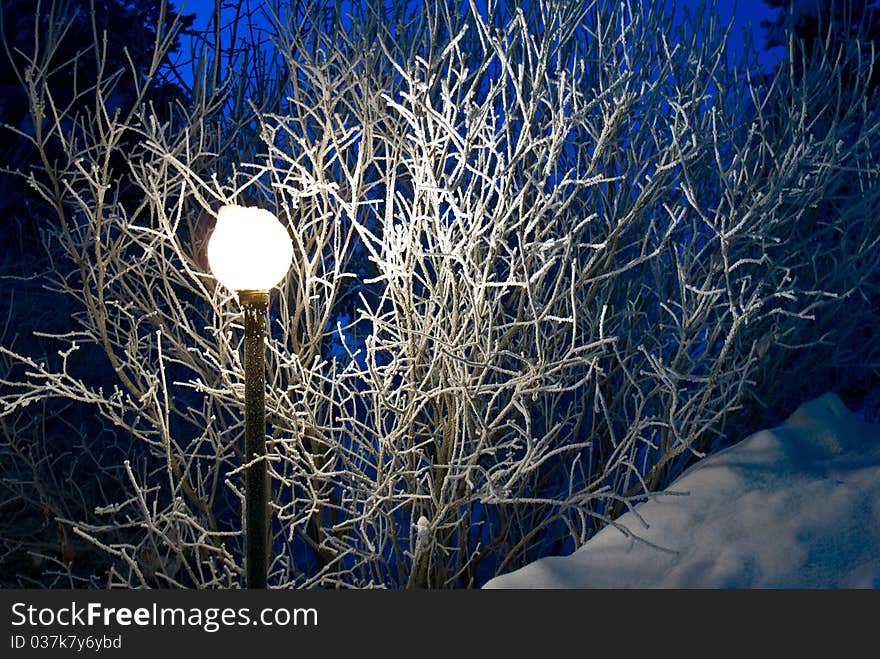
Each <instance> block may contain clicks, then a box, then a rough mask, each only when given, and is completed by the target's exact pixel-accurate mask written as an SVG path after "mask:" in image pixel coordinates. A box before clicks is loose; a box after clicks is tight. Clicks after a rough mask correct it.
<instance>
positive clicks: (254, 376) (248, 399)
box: [208, 206, 293, 588]
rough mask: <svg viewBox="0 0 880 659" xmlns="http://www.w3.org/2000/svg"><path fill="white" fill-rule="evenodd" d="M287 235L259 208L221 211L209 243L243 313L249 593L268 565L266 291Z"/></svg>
mask: <svg viewBox="0 0 880 659" xmlns="http://www.w3.org/2000/svg"><path fill="white" fill-rule="evenodd" d="M292 258H293V245H292V244H291V241H290V236H289V235H288V234H287V229H285V228H284V226H283V225H282V224H281V222H279V221H278V218H276V217H275V216H274V215H272V213H270V212H269V211H267V210H263V209H262V208H247V207H244V206H223V207H222V208H221V209H220V211H219V212H218V213H217V226H216V227H215V228H214V232H213V233H212V234H211V238H210V240H209V241H208V263H209V264H210V266H211V271H212V272H213V273H214V276H215V277H217V279H218V280H219V281H220V283H221V284H223V285H224V286H225V287H226V288H228V289H229V290H231V291H235V292H236V293H237V294H238V301H239V304H241V308H242V310H243V311H244V459H245V462H246V463H250V465H249V466H248V467H247V468H246V469H245V473H244V534H245V571H246V574H247V587H248V588H265V587H266V573H267V569H268V560H269V478H268V474H267V471H266V460H265V456H266V369H265V364H264V357H265V354H264V353H265V346H264V340H265V336H266V310H267V309H268V307H269V289H271V288H272V287H274V286H277V285H278V283H279V282H281V280H282V279H284V277H285V275H287V271H288V270H289V269H290V263H291V260H292Z"/></svg>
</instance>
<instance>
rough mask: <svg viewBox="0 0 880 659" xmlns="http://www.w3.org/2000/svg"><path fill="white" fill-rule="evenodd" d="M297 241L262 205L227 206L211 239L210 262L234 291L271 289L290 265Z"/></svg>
mask: <svg viewBox="0 0 880 659" xmlns="http://www.w3.org/2000/svg"><path fill="white" fill-rule="evenodd" d="M292 260H293V244H292V243H291V241H290V236H289V235H288V234H287V229H285V228H284V225H283V224H281V222H279V221H278V218H277V217H275V216H274V215H273V214H272V213H270V212H269V211H267V210H264V209H262V208H254V207H246V206H234V205H231V206H223V207H222V208H221V209H220V210H219V211H218V212H217V225H216V226H215V227H214V232H213V233H212V234H211V238H210V239H209V240H208V264H209V265H210V266H211V272H213V273H214V276H215V277H217V279H218V280H219V281H220V283H221V284H223V285H224V286H225V287H226V288H228V289H229V290H231V291H268V290H269V289H270V288H273V287H274V286H276V285H277V284H278V283H279V282H280V281H281V280H282V279H284V276H285V275H286V274H287V271H288V270H289V269H290V263H291V261H292Z"/></svg>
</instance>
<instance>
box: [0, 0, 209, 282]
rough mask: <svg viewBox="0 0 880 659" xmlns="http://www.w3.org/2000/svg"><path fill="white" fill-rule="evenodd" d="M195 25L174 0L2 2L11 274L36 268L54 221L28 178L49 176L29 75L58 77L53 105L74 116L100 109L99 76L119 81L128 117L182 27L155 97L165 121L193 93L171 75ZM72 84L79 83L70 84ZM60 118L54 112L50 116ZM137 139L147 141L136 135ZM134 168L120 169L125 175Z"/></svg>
mask: <svg viewBox="0 0 880 659" xmlns="http://www.w3.org/2000/svg"><path fill="white" fill-rule="evenodd" d="M194 20H195V15H194V14H188V15H180V14H179V13H178V12H177V11H176V10H175V9H174V7H173V5H171V4H170V3H169V2H167V0H137V1H135V0H54V1H52V0H48V1H44V2H42V3H40V4H36V3H34V2H33V0H2V3H0V39H2V52H0V125H2V128H3V129H0V135H2V139H0V170H2V172H3V176H2V178H0V213H2V215H3V216H4V217H6V218H9V219H8V220H7V223H6V228H5V230H4V231H3V232H2V234H0V245H2V248H3V251H4V252H5V253H7V254H14V255H15V257H11V258H10V260H11V261H13V262H12V263H9V262H7V263H6V264H5V265H6V267H5V268H4V269H5V270H8V269H10V268H11V269H12V270H16V269H17V264H16V263H15V261H16V260H17V259H22V258H23V259H24V260H25V261H29V260H30V259H31V258H32V257H34V256H36V255H37V254H39V252H40V239H39V232H40V222H39V221H38V218H40V217H41V216H44V215H45V214H46V213H45V212H44V211H45V210H46V209H45V208H44V202H43V201H42V200H41V199H40V198H39V197H38V196H37V195H36V194H35V193H34V192H33V191H32V190H30V188H29V186H28V185H27V182H26V177H27V176H28V175H30V174H32V173H33V174H35V175H39V173H38V168H39V167H40V166H41V164H42V163H39V160H40V158H38V157H37V154H36V149H35V148H34V145H33V144H32V142H31V140H30V139H29V136H34V135H35V126H34V117H33V116H32V112H31V109H30V105H29V100H28V89H27V88H28V84H29V83H28V80H27V76H28V73H27V72H28V70H29V69H33V68H40V69H42V70H44V71H47V72H51V73H50V74H49V75H48V76H47V78H46V80H48V81H49V82H54V83H55V84H52V102H53V104H54V106H55V107H56V108H62V109H66V110H67V115H68V116H69V117H71V118H72V117H75V116H77V115H78V114H80V113H82V112H84V111H86V112H88V111H92V110H93V109H94V95H93V94H90V92H89V91H88V90H91V89H93V87H94V86H95V84H96V83H97V81H98V78H99V76H100V77H101V78H102V79H103V80H105V81H106V80H109V79H112V78H114V76H115V80H114V81H113V84H112V102H113V106H114V107H115V108H118V109H120V110H122V111H127V110H128V109H129V108H131V107H132V106H133V105H134V104H135V103H136V102H137V97H138V94H139V93H140V88H142V87H143V85H144V83H145V82H146V81H147V80H148V76H149V75H150V70H151V67H152V66H153V65H154V62H153V53H154V46H155V43H156V39H157V36H159V37H160V38H161V37H163V36H164V35H166V34H168V33H169V31H170V29H171V26H172V25H173V24H174V22H175V21H179V24H180V26H181V28H182V31H181V32H178V35H177V37H176V38H175V39H174V40H173V43H172V44H171V47H170V49H169V50H168V51H167V54H166V56H165V58H164V59H163V60H162V61H160V62H159V63H158V64H159V69H158V72H156V73H155V74H154V75H153V77H152V79H150V80H149V82H148V84H147V86H146V94H145V96H146V100H147V101H148V102H149V103H151V105H152V107H153V108H154V110H155V112H156V114H157V117H158V118H160V119H161V118H163V117H164V116H166V114H167V108H168V107H169V104H170V103H171V102H173V101H175V100H184V99H185V98H186V95H187V92H186V90H185V89H184V88H182V87H181V86H180V84H178V82H177V81H176V80H174V79H172V78H171V77H170V75H169V74H170V73H171V72H172V68H171V67H170V66H169V59H170V56H171V55H173V54H174V53H176V52H178V51H179V50H180V34H181V33H184V32H185V31H187V30H189V29H190V28H191V26H192V23H193V21H194ZM105 34H106V35H107V39H108V41H111V42H113V43H124V44H125V48H124V49H122V48H106V49H105V48H103V47H102V44H103V42H104V35H105ZM32 60H33V61H32ZM68 80H69V84H64V83H63V82H61V81H64V82H66V81H68ZM56 81H57V82H56ZM50 111H51V110H50V108H44V114H46V113H49V112H50ZM44 118H46V117H44ZM70 129H71V130H73V126H70ZM57 137H58V136H57V135H56V136H54V139H55V140H57ZM127 139H129V140H132V139H137V138H136V136H133V135H129V136H127ZM47 150H48V152H49V154H50V156H52V155H54V154H55V153H56V151H57V144H56V143H52V142H51V141H50V143H48V144H47ZM34 166H36V167H37V170H34V169H33V167H34ZM126 166H127V164H126V163H123V162H115V163H113V169H114V171H117V170H118V171H119V172H120V175H123V172H124V170H125V168H126Z"/></svg>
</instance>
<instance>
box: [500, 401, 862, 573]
mask: <svg viewBox="0 0 880 659" xmlns="http://www.w3.org/2000/svg"><path fill="white" fill-rule="evenodd" d="M618 524H619V526H608V527H606V528H605V529H603V530H602V531H601V532H599V533H598V534H596V536H594V537H593V538H592V539H590V540H589V541H588V542H587V543H586V544H585V545H584V546H583V547H581V548H580V549H579V550H578V551H576V552H574V553H573V554H572V555H570V556H567V557H553V558H545V559H542V560H539V561H536V562H535V563H532V564H530V565H527V566H525V567H523V568H521V569H519V570H516V571H514V572H511V573H509V574H506V575H502V576H500V577H497V578H495V579H493V580H492V581H490V582H489V583H487V584H486V586H485V587H486V588H877V587H880V425H875V424H871V423H866V422H865V421H863V420H862V419H861V418H860V417H859V416H857V415H856V414H854V413H851V412H850V411H849V410H847V409H846V407H844V405H843V403H842V402H841V401H840V399H839V398H838V397H837V396H836V395H834V394H825V395H823V396H821V397H820V398H817V399H816V400H813V401H810V402H808V403H806V404H804V405H802V406H801V407H800V408H798V410H797V411H796V412H795V413H794V414H792V415H791V416H790V417H789V418H788V419H787V420H786V422H785V423H784V424H783V425H782V426H780V427H778V428H774V429H772V430H763V431H760V432H757V433H755V434H754V435H751V436H750V437H748V438H747V439H745V440H743V441H742V442H740V443H738V444H736V445H734V446H731V447H729V448H727V449H725V450H723V451H720V452H719V453H717V454H716V455H713V456H710V457H708V458H706V459H705V460H703V461H701V462H700V463H698V464H696V465H694V466H693V467H692V468H690V469H689V470H687V471H686V472H685V473H684V474H682V475H681V476H680V477H679V478H678V479H677V480H676V481H675V482H674V483H673V484H672V485H671V486H670V487H669V488H668V489H667V490H666V491H665V492H663V493H661V494H659V495H657V496H655V497H652V498H651V499H650V500H649V501H646V502H644V503H641V504H639V505H638V506H636V507H635V508H634V509H633V510H632V511H630V512H628V513H627V514H625V515H623V516H622V517H621V518H620V519H619V520H618Z"/></svg>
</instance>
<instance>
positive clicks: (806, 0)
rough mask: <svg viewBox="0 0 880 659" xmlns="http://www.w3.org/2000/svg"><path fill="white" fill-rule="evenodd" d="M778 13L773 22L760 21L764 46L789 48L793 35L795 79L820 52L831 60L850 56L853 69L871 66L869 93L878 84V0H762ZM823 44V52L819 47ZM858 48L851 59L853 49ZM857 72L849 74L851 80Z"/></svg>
mask: <svg viewBox="0 0 880 659" xmlns="http://www.w3.org/2000/svg"><path fill="white" fill-rule="evenodd" d="M764 3H765V4H766V5H768V6H769V7H771V8H772V9H775V10H776V11H777V13H776V17H775V18H774V19H773V20H764V21H761V27H763V28H764V30H765V42H764V47H765V48H767V49H770V48H774V47H777V46H783V47H788V45H789V41H788V35H789V33H792V34H793V36H794V38H795V42H794V44H793V45H794V48H795V52H793V53H789V58H790V60H791V64H792V66H793V67H794V70H795V73H796V75H797V76H798V77H800V76H801V75H803V68H804V66H805V65H807V66H809V63H810V62H811V61H812V59H813V58H814V57H815V56H816V55H817V54H818V53H819V51H820V50H822V51H823V52H824V54H825V55H827V56H829V57H830V58H832V59H836V58H838V57H841V56H850V57H852V61H853V63H854V64H853V66H859V67H860V68H861V69H862V70H867V68H868V67H873V70H872V72H871V76H870V79H869V82H868V90H869V91H871V92H872V91H873V90H875V89H876V88H877V84H878V82H880V62H878V57H880V3H878V1H877V0H764ZM820 44H824V46H825V47H824V49H820V48H818V46H819V45H820ZM856 48H857V49H858V51H859V57H854V55H855V53H854V52H852V49H856ZM855 73H856V71H853V72H852V73H851V74H850V78H854V77H855V76H854V74H855Z"/></svg>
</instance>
